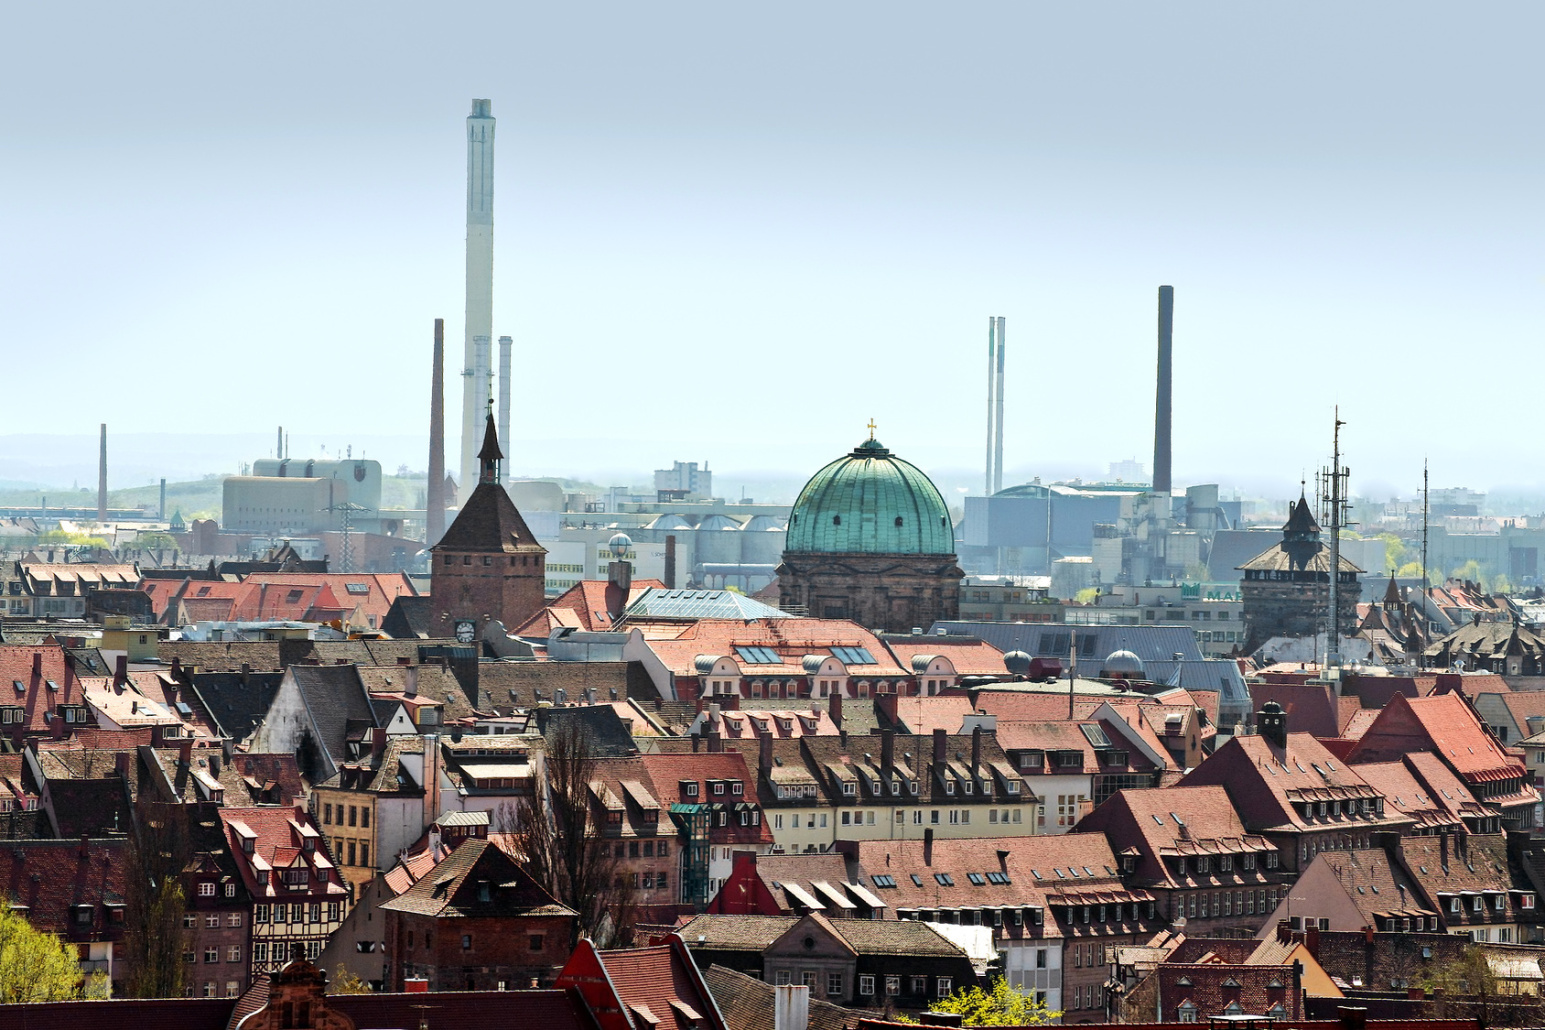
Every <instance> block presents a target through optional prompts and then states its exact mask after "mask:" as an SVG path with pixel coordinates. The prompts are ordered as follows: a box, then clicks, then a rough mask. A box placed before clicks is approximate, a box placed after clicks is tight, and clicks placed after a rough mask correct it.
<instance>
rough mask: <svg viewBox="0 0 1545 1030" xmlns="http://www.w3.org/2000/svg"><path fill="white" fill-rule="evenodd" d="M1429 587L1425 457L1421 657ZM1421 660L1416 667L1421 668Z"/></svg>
mask: <svg viewBox="0 0 1545 1030" xmlns="http://www.w3.org/2000/svg"><path fill="white" fill-rule="evenodd" d="M1429 589H1431V587H1430V585H1429V584H1428V582H1427V459H1426V458H1423V459H1422V652H1423V654H1422V657H1423V658H1426V650H1427V626H1428V621H1427V591H1428V590H1429ZM1421 667H1422V666H1421V662H1420V661H1419V662H1418V663H1417V668H1421Z"/></svg>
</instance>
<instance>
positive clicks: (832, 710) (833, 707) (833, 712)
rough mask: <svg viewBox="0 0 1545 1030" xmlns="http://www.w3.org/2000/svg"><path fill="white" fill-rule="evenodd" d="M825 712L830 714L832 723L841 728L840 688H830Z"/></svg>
mask: <svg viewBox="0 0 1545 1030" xmlns="http://www.w3.org/2000/svg"><path fill="white" fill-rule="evenodd" d="M826 713H827V714H828V715H830V716H831V720H832V724H833V725H835V726H836V727H837V728H838V729H839V730H840V729H842V688H841V687H834V688H832V692H831V696H830V697H828V698H827V699H826Z"/></svg>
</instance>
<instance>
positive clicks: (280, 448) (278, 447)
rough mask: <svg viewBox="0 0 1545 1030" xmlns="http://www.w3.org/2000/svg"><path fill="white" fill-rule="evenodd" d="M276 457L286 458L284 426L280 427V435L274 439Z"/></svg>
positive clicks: (281, 459)
mask: <svg viewBox="0 0 1545 1030" xmlns="http://www.w3.org/2000/svg"><path fill="white" fill-rule="evenodd" d="M274 457H276V458H278V459H279V460H280V461H283V460H284V427H283V426H280V427H279V436H278V437H277V438H276V439H275V440H274Z"/></svg>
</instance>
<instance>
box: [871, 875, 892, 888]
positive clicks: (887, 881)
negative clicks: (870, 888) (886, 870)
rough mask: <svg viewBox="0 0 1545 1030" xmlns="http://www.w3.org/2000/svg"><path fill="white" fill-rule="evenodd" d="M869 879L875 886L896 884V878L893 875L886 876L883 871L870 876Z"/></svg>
mask: <svg viewBox="0 0 1545 1030" xmlns="http://www.w3.org/2000/svg"><path fill="white" fill-rule="evenodd" d="M869 879H870V880H872V881H874V885H875V886H876V887H894V886H896V878H895V877H894V876H886V875H884V874H883V873H882V874H880V875H878V876H871V877H870V878H869Z"/></svg>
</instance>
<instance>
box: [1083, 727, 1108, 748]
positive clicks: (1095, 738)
mask: <svg viewBox="0 0 1545 1030" xmlns="http://www.w3.org/2000/svg"><path fill="white" fill-rule="evenodd" d="M1078 728H1079V729H1080V730H1082V731H1083V733H1084V739H1085V740H1087V741H1089V743H1091V744H1093V745H1094V746H1095V747H1110V738H1109V737H1107V736H1106V735H1105V727H1103V726H1101V725H1099V724H1098V723H1092V722H1086V723H1080V724H1079V727H1078Z"/></svg>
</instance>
